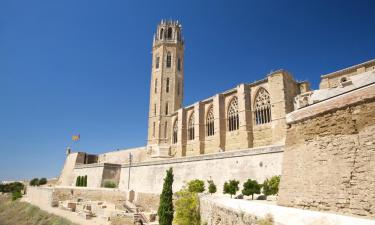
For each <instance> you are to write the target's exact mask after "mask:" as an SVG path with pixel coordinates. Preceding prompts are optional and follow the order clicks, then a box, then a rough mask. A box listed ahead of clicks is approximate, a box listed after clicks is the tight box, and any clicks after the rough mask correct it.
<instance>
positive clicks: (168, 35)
mask: <svg viewBox="0 0 375 225" xmlns="http://www.w3.org/2000/svg"><path fill="white" fill-rule="evenodd" d="M172 32H173V30H172V27H170V28H168V33H167V38H168V39H172Z"/></svg>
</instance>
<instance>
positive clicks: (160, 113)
mask: <svg viewBox="0 0 375 225" xmlns="http://www.w3.org/2000/svg"><path fill="white" fill-rule="evenodd" d="M183 84H184V39H183V36H182V26H181V24H180V23H178V22H176V21H162V22H161V23H160V24H159V25H158V27H157V30H156V33H155V35H154V39H153V47H152V72H151V85H150V106H149V116H148V138H147V140H148V141H147V151H148V152H149V153H150V156H151V157H152V158H168V157H184V156H195V155H201V154H207V153H215V152H221V151H231V150H236V149H237V150H238V149H246V148H252V147H259V146H267V145H274V144H281V143H283V142H284V140H285V132H286V123H285V115H286V114H287V113H289V112H291V111H293V101H294V98H295V97H296V96H297V95H299V94H301V93H304V92H307V91H309V84H308V83H307V82H297V81H295V80H294V79H293V77H292V75H291V74H290V73H288V72H287V71H285V70H279V71H275V72H272V73H270V74H268V75H267V76H266V77H265V78H264V79H262V80H259V81H256V82H253V83H248V84H239V85H238V86H237V87H234V88H232V89H230V90H227V91H225V92H224V93H219V94H216V95H215V96H212V97H210V98H207V99H204V100H201V101H199V102H196V103H194V104H192V105H190V106H183V104H182V99H183V94H184V85H183Z"/></svg>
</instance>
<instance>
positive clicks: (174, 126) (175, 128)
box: [172, 119, 178, 144]
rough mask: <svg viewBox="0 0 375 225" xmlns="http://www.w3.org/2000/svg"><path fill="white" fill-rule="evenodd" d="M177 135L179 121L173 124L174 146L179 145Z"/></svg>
mask: <svg viewBox="0 0 375 225" xmlns="http://www.w3.org/2000/svg"><path fill="white" fill-rule="evenodd" d="M177 135H178V124H177V119H176V120H175V121H174V124H173V137H172V139H173V140H172V143H173V144H176V143H177Z"/></svg>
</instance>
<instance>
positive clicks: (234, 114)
mask: <svg viewBox="0 0 375 225" xmlns="http://www.w3.org/2000/svg"><path fill="white" fill-rule="evenodd" d="M239 123H240V122H239V117H238V100H237V97H234V98H233V99H232V100H231V101H230V103H229V107H228V130H229V131H234V130H238V128H239Z"/></svg>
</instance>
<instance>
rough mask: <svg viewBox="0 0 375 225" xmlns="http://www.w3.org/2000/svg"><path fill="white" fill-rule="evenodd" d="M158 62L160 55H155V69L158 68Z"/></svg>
mask: <svg viewBox="0 0 375 225" xmlns="http://www.w3.org/2000/svg"><path fill="white" fill-rule="evenodd" d="M159 62H160V57H159V56H156V58H155V69H159Z"/></svg>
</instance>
